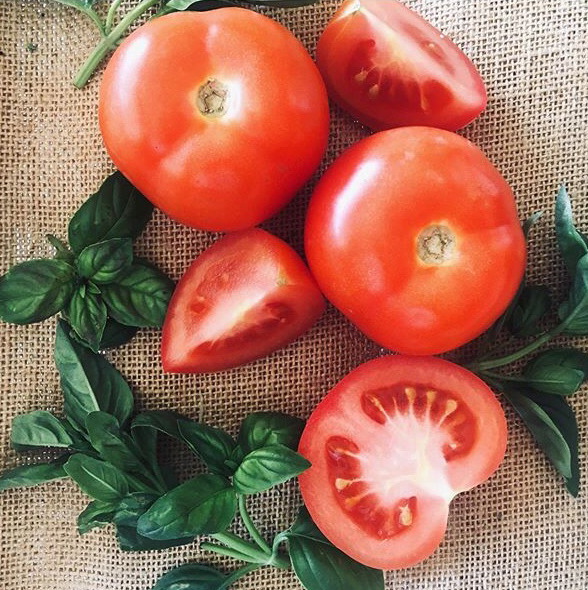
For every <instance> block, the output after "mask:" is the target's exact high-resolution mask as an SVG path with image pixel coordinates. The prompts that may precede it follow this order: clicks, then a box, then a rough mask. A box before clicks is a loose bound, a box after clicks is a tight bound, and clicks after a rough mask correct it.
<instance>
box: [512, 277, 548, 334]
mask: <svg viewBox="0 0 588 590" xmlns="http://www.w3.org/2000/svg"><path fill="white" fill-rule="evenodd" d="M550 308H551V296H550V294H549V289H548V288H547V287H544V286H541V285H525V286H524V287H523V288H522V290H521V294H520V296H519V298H518V301H517V303H516V305H515V306H514V308H513V310H512V313H511V315H510V318H509V329H510V331H511V333H512V334H514V335H515V336H535V335H536V334H538V333H539V332H540V329H539V327H538V326H537V322H538V321H539V320H540V319H541V318H542V317H543V316H544V315H545V314H546V313H547V312H548V311H549V310H550Z"/></svg>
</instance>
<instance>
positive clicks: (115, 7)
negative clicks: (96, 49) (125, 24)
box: [104, 0, 122, 35]
mask: <svg viewBox="0 0 588 590" xmlns="http://www.w3.org/2000/svg"><path fill="white" fill-rule="evenodd" d="M121 2H122V0H114V2H113V3H112V4H111V5H110V8H109V9H108V14H107V15H106V24H105V25H104V31H105V32H106V34H107V35H108V33H110V31H111V30H112V23H113V22H114V17H115V15H116V11H117V10H118V8H119V6H120V4H121Z"/></svg>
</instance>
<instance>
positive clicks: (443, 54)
mask: <svg viewBox="0 0 588 590" xmlns="http://www.w3.org/2000/svg"><path fill="white" fill-rule="evenodd" d="M317 64H318V66H319V69H320V71H321V73H322V75H323V78H324V79H325V82H326V84H327V88H328V90H329V94H330V95H331V97H332V98H333V99H334V100H335V101H337V102H338V103H339V104H340V105H341V106H342V107H343V108H344V109H346V110H347V111H349V112H350V113H351V114H352V115H354V116H355V117H356V118H357V119H358V120H359V121H360V122H361V123H363V124H364V125H368V126H370V127H372V128H373V129H376V130H381V129H389V128H391V127H399V126H403V125H426V126H430V127H441V128H443V129H448V130H450V131H455V130H456V129H459V128H460V127H463V126H465V125H467V124H468V123H469V122H470V121H472V120H473V119H475V118H476V117H477V116H478V115H479V114H480V113H481V112H482V111H483V110H484V109H485V108H486V102H487V97H486V89H485V87H484V82H483V80H482V78H481V77H480V75H479V74H478V72H477V70H476V68H475V67H474V65H473V64H472V62H471V61H470V60H469V59H468V57H467V56H466V55H465V54H464V53H463V52H462V51H461V49H459V47H457V45H455V44H454V43H453V42H452V41H451V40H450V39H449V38H448V37H446V36H445V35H443V34H442V33H441V32H440V31H438V30H437V29H436V28H435V27H433V26H432V25H430V24H429V23H428V22H426V21H425V20H424V19H422V18H421V17H420V16H419V15H418V14H416V13H415V12H413V11H412V10H410V9H408V8H407V7H406V6H404V5H403V4H401V3H400V2H397V1H396V0H347V2H345V3H343V5H342V6H341V8H340V9H339V10H338V11H337V12H336V13H335V16H334V17H333V19H332V20H331V22H330V23H329V25H328V26H327V28H326V30H325V32H324V33H323V35H322V36H321V38H320V40H319V43H318V46H317Z"/></svg>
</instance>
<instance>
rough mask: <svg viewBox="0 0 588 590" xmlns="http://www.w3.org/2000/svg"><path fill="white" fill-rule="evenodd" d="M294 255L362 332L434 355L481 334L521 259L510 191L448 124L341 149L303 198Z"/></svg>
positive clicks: (501, 306)
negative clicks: (299, 253)
mask: <svg viewBox="0 0 588 590" xmlns="http://www.w3.org/2000/svg"><path fill="white" fill-rule="evenodd" d="M305 241H306V255H307V258H308V262H309V264H310V268H311V270H312V272H313V274H314V276H315V278H316V280H317V282H318V284H319V286H320V287H321V288H322V291H323V293H324V294H325V295H326V296H327V298H328V299H330V300H331V301H332V302H333V303H334V304H335V305H336V306H337V307H338V308H339V309H340V310H341V311H342V312H343V313H344V314H345V315H347V317H348V318H349V319H350V320H351V321H352V322H353V323H355V324H356V325H357V326H358V327H359V328H360V329H361V330H362V331H363V332H364V333H365V334H367V335H368V336H369V337H370V338H372V339H373V340H375V341H376V342H378V343H379V344H381V345H382V346H385V347H387V348H390V349H392V350H395V351H397V352H403V353H407V354H437V353H441V352H445V351H447V350H451V349H453V348H456V347H458V346H461V345H462V344H465V343H466V342H468V341H469V340H471V339H473V338H474V337H476V336H478V335H479V334H481V333H482V332H483V331H484V330H485V329H486V328H488V327H489V326H490V325H491V324H492V323H493V322H494V321H495V320H496V319H497V318H498V317H499V316H500V315H501V314H502V312H503V311H504V310H505V309H506V307H507V305H508V303H509V302H510V301H511V299H512V298H513V296H514V295H515V293H516V291H517V288H518V286H519V284H520V282H521V279H522V276H523V271H524V268H525V258H526V245H525V239H524V236H523V233H522V231H521V227H520V224H519V220H518V218H517V212H516V207H515V203H514V199H513V194H512V191H511V189H510V188H509V186H508V185H507V183H506V182H505V180H504V179H503V178H502V176H501V175H500V174H499V172H498V171H497V170H496V169H495V168H494V166H493V165H492V164H491V163H490V162H489V161H488V160H487V159H486V157H485V156H484V154H483V153H482V152H481V151H480V150H479V149H478V148H477V147H476V146H474V145H473V144H472V143H470V142H469V141H467V140H466V139H464V138H462V137H460V136H458V135H456V134H454V133H450V132H448V131H442V130H439V129H432V128H425V127H412V128H411V127H404V128H401V129H395V130H391V131H383V132H381V133H378V134H376V135H372V136H371V137H369V138H367V139H364V140H363V141H361V142H360V143H358V144H356V145H354V146H353V147H351V148H350V149H349V150H347V151H346V152H345V153H344V154H343V155H342V156H341V157H340V158H339V159H338V160H336V161H335V163H334V164H333V165H332V166H331V168H330V169H329V170H328V171H327V172H326V174H325V175H324V176H323V178H322V179H321V181H320V182H319V184H318V185H317V187H316V190H315V192H314V194H313V196H312V198H311V202H310V206H309V210H308V215H307V220H306V235H305Z"/></svg>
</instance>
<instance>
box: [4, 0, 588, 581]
mask: <svg viewBox="0 0 588 590" xmlns="http://www.w3.org/2000/svg"><path fill="white" fill-rule="evenodd" d="M126 4H127V6H128V5H130V4H132V3H131V2H127V3H126ZM336 5H337V2H334V1H325V2H322V3H319V4H317V5H315V6H309V7H305V8H300V9H295V10H291V11H285V10H284V11H280V10H276V11H273V12H272V11H270V14H271V15H272V16H274V17H275V18H277V19H278V20H280V21H281V22H283V23H284V24H286V25H287V26H288V27H289V28H290V29H291V30H292V31H293V32H294V33H295V34H296V35H297V36H298V37H299V38H300V39H301V41H302V42H303V43H304V44H305V45H306V46H307V47H308V49H309V50H310V51H311V52H313V51H314V47H315V44H316V40H317V37H318V35H319V33H320V31H321V30H322V29H323V28H324V26H325V24H326V22H327V20H328V18H329V16H330V15H331V14H332V13H333V11H334V9H335V7H336ZM409 5H410V6H411V7H412V8H414V9H417V10H419V11H420V12H421V13H422V14H423V15H424V16H425V17H426V18H427V19H429V20H430V21H431V22H432V23H434V24H435V25H437V26H438V27H440V28H441V29H442V30H444V31H445V32H446V33H447V34H448V35H450V36H451V37H452V38H453V39H454V40H455V41H456V42H457V43H458V44H459V45H460V46H461V47H462V48H463V49H465V51H466V53H467V54H468V55H469V56H470V57H471V58H472V59H473V61H474V62H475V63H476V64H477V66H478V67H479V69H480V71H481V73H482V75H483V77H484V79H485V80H486V82H487V86H488V90H489V106H488V109H487V111H486V112H485V113H484V114H483V115H482V116H481V117H480V118H479V119H478V120H477V121H476V122H475V123H474V124H473V125H471V126H470V127H469V128H468V129H466V130H465V131H464V133H465V135H467V136H468V137H469V138H471V139H472V140H473V141H474V142H476V143H477V144H478V145H480V146H481V147H482V148H483V149H484V150H485V151H486V152H487V154H488V155H489V157H490V158H491V160H493V161H494V162H495V163H496V165H497V166H498V167H499V168H500V170H501V171H502V172H503V174H504V175H505V177H506V178H507V180H508V181H509V182H510V183H511V185H512V186H513V188H514V191H515V194H516V197H517V202H518V206H519V210H520V213H521V216H522V217H524V216H526V215H528V214H530V213H531V212H533V211H536V210H542V211H545V217H544V221H542V222H541V223H540V224H539V225H538V227H537V229H536V230H535V231H534V234H533V238H532V240H531V254H530V275H531V278H532V279H533V280H536V281H541V282H544V283H546V284H548V285H550V286H551V287H552V289H553V292H554V294H555V296H556V297H561V296H562V294H563V292H564V289H565V288H566V285H567V279H566V276H565V273H564V269H563V265H562V263H561V260H560V258H559V257H558V255H557V253H556V247H555V240H554V235H553V231H552V222H551V220H552V215H553V202H554V195H555V193H556V190H557V187H558V185H559V184H560V183H561V182H563V181H565V182H566V183H567V185H568V187H569V189H570V192H571V194H572V196H573V198H574V208H575V212H576V215H577V218H578V220H579V222H580V224H581V225H583V227H584V228H588V200H587V195H588V6H587V3H586V0H415V1H412V2H409ZM123 8H125V6H124V4H123ZM96 42H97V38H96V32H95V30H94V29H93V27H92V25H91V24H90V23H88V22H87V21H86V20H84V18H83V17H82V16H80V15H78V14H76V13H75V12H74V11H72V10H70V9H68V8H66V7H63V6H61V5H58V4H57V3H55V2H50V1H47V2H37V1H33V0H21V1H14V0H3V1H2V2H1V3H0V64H1V66H2V71H1V75H0V100H1V105H0V106H1V109H0V245H1V248H0V272H4V271H5V270H6V269H7V268H8V267H9V266H10V265H11V264H14V263H16V262H20V261H23V260H26V259H28V258H31V257H35V256H45V255H48V254H49V253H50V248H49V246H48V244H47V243H46V241H45V238H44V236H45V234H47V233H49V232H51V233H56V234H57V235H59V236H60V237H62V238H63V237H65V228H66V223H67V220H68V219H69V217H70V216H71V214H72V213H73V212H74V210H75V209H76V208H77V207H78V206H79V205H80V204H81V203H82V202H83V200H84V199H85V198H86V197H87V196H88V195H89V194H90V193H92V192H93V191H94V190H95V189H96V188H97V187H98V186H99V184H100V182H101V181H102V180H103V179H104V177H105V175H106V174H107V173H108V172H109V171H111V169H112V165H111V163H110V162H109V159H108V157H107V155H106V153H105V151H104V149H103V146H102V142H101V139H100V134H99V131H98V122H97V93H98V86H99V79H100V76H99V75H97V76H95V77H94V78H93V79H92V81H91V83H90V84H89V85H88V87H86V88H85V89H84V90H81V91H80V90H76V89H75V88H74V87H73V86H72V85H71V82H70V80H71V77H72V75H73V73H74V71H75V69H76V67H77V66H78V65H79V64H80V63H81V62H82V61H83V59H84V58H85V56H86V55H87V53H88V52H89V51H90V49H91V47H93V45H94V44H95V43H96ZM276 51H279V48H276ZM195 59H197V56H196V55H195ZM366 133H367V132H366V131H365V130H363V129H362V128H361V127H360V126H359V125H357V124H356V123H354V122H353V121H352V120H351V119H350V118H349V117H348V116H347V115H345V114H344V113H342V112H341V111H340V110H338V109H337V108H334V109H333V120H332V133H331V141H330V146H329V149H328V153H327V156H326V158H325V161H324V163H323V167H322V168H321V170H324V167H325V166H326V165H327V164H328V163H329V162H331V161H332V160H333V159H334V158H335V156H336V155H337V154H339V153H340V152H341V151H342V150H343V149H344V148H345V147H346V146H348V145H350V144H352V143H353V142H355V141H357V140H358V139H359V138H361V137H362V136H364V135H365V134H366ZM260 173H263V162H260ZM317 176H318V175H317ZM311 188H312V183H311V185H309V186H308V187H307V188H306V189H305V190H304V191H302V192H301V194H300V195H298V196H297V197H296V199H295V200H294V201H293V203H292V204H291V205H289V206H288V207H287V208H286V210H285V211H283V212H282V213H281V214H280V215H279V216H278V217H276V218H275V219H273V220H271V221H270V222H268V223H267V224H266V227H267V228H268V229H269V230H270V231H273V232H274V233H276V234H277V235H279V236H281V237H283V238H284V239H286V240H287V241H289V242H290V243H291V244H293V245H294V246H295V247H297V248H298V249H299V250H300V249H301V242H302V235H301V233H302V232H301V230H302V225H303V218H304V211H305V207H306V203H307V201H308V197H309V194H310V191H311ZM214 238H215V236H213V235H211V234H206V233H203V232H197V231H191V230H188V229H186V228H183V227H180V226H179V225H177V224H175V223H173V222H171V221H170V220H169V219H167V218H165V217H164V216H163V215H161V214H159V213H156V215H155V216H154V220H153V222H152V223H151V224H150V225H149V227H148V229H147V231H146V232H145V234H144V235H143V236H142V237H141V239H140V240H139V242H138V244H137V248H138V251H139V252H140V254H142V255H145V256H148V257H149V258H150V259H152V260H154V261H155V262H156V263H157V264H159V265H160V266H161V267H162V268H164V269H165V270H166V271H167V272H168V273H169V274H170V275H171V276H172V277H174V278H175V279H177V278H179V277H180V276H181V274H182V272H183V271H184V269H185V268H186V267H187V265H188V264H189V263H190V262H191V261H192V260H193V259H194V258H195V257H196V256H197V254H198V253H199V252H200V251H201V250H202V249H203V248H205V247H206V246H207V245H209V244H210V243H211V242H212V241H213V239H214ZM54 330H55V324H54V322H53V321H48V322H45V323H43V324H41V325H34V326H29V327H15V326H7V325H2V326H1V327H0V467H1V468H7V467H12V466H14V465H16V464H17V463H18V462H19V461H23V459H22V458H19V457H17V456H16V454H15V453H14V452H13V451H12V450H11V449H10V446H9V431H10V423H11V421H12V419H13V418H14V416H16V415H17V414H19V413H22V412H27V411H31V410H33V409H37V408H43V409H48V410H54V411H57V412H59V411H60V410H61V403H62V399H61V394H60V390H59V386H58V376H57V373H56V371H55V368H54V364H53V359H52V349H53V338H54ZM577 344H578V345H580V346H582V345H584V344H585V341H583V340H578V341H577ZM159 345H160V334H159V332H158V331H149V330H143V331H141V332H140V333H139V335H138V337H137V338H136V339H135V340H134V341H133V342H132V343H131V344H129V345H127V346H125V347H123V348H122V349H120V350H118V351H116V352H114V353H111V355H110V357H111V359H112V360H113V361H114V362H115V364H116V366H117V367H119V368H120V369H121V371H122V372H123V374H124V375H125V376H126V377H127V378H128V379H129V381H130V383H131V384H132V386H133V389H134V393H135V396H136V399H137V406H138V407H139V408H168V409H176V410H179V411H181V412H184V413H186V414H188V415H190V416H198V415H199V414H201V415H202V417H203V419H204V420H205V421H207V422H210V423H212V424H217V425H222V426H223V427H226V428H228V429H231V430H232V431H233V432H234V430H235V428H236V426H237V424H238V422H239V421H240V419H241V418H242V417H244V416H245V415H246V414H247V413H248V412H251V411H253V410H260V409H273V410H282V411H286V412H289V413H293V414H298V415H300V416H304V417H306V416H308V415H309V414H310V412H311V410H312V408H313V407H314V406H315V405H316V403H317V402H318V401H319V400H320V399H321V398H322V396H323V395H324V394H325V393H326V392H327V391H328V390H329V389H330V387H331V386H332V385H333V384H335V383H336V382H337V381H338V380H339V379H340V378H341V377H343V375H345V374H346V373H347V372H348V371H349V370H351V369H352V368H353V367H355V366H357V365H358V364H359V363H361V362H362V361H364V360H367V359H369V358H371V357H373V356H376V355H378V354H380V353H381V350H380V349H379V348H378V347H377V346H375V345H374V344H373V343H370V342H369V341H367V340H366V339H365V338H364V337H363V336H362V335H360V334H359V333H358V332H357V331H356V330H354V329H353V328H352V327H351V326H350V325H349V324H348V323H347V322H346V321H345V320H344V319H343V318H342V317H341V316H340V315H339V314H338V313H337V312H336V311H335V310H333V309H332V308H331V309H329V310H328V312H327V313H326V315H325V316H324V317H323V318H322V319H321V320H320V321H319V323H318V324H317V325H316V326H315V327H314V328H313V329H312V330H311V331H310V332H309V333H308V334H306V335H305V336H304V337H303V338H301V339H300V340H298V341H297V342H296V343H294V344H292V345H290V346H288V347H287V348H286V349H284V350H281V351H279V352H277V353H275V354H273V355H271V356H270V357H269V358H266V359H263V360H261V361H258V362H256V363H253V364H250V365H247V366H245V367H242V368H239V369H236V370H233V371H230V372H226V373H221V374H216V375H207V376H181V375H164V374H163V373H162V370H161V366H160V362H159ZM508 346H512V344H510V343H509V342H506V343H505V347H508ZM463 354H467V351H466V353H463ZM586 394H587V390H586V388H584V389H583V391H582V392H581V393H579V394H578V395H577V396H575V397H574V398H573V401H572V403H573V405H574V407H575V409H576V410H577V413H578V419H579V423H580V431H581V437H582V443H581V455H582V457H581V460H582V465H583V468H584V471H587V468H588V464H587V463H588V462H587V461H586V441H587V439H588V432H587V428H586V426H587V423H588V403H587V401H586ZM506 411H507V416H508V418H509V435H510V439H509V446H508V452H507V456H506V459H505V461H504V463H503V465H502V467H501V468H500V470H499V471H498V473H497V474H496V475H495V476H494V477H492V478H491V480H490V481H489V482H487V483H486V484H484V485H482V486H480V487H479V488H476V489H475V490H473V491H471V492H469V493H466V494H463V495H461V496H459V497H458V498H457V499H456V500H455V502H454V503H453V508H452V511H451V515H450V522H449V529H448V532H447V535H446V537H445V540H444V542H443V544H442V545H441V547H440V548H439V550H438V551H437V552H436V553H435V555H434V556H433V557H431V558H430V559H428V560H427V561H426V562H425V563H423V564H421V565H419V566H417V567H414V568H412V569H410V570H406V571H400V572H392V573H389V574H388V575H387V588H389V589H391V588H395V589H402V590H404V589H409V588H410V589H411V590H413V589H414V590H457V589H463V590H466V589H467V590H479V589H488V590H548V589H549V590H552V589H559V590H585V589H586V587H588V581H587V580H588V573H587V572H588V533H587V530H588V526H587V525H588V522H587V517H588V500H587V498H588V494H587V493H586V490H587V486H586V485H583V487H582V492H581V495H580V498H579V499H577V500H574V499H572V498H571V497H569V496H568V495H567V494H566V492H565V490H564V488H563V486H562V482H561V481H560V480H559V479H558V478H557V476H556V475H555V473H554V472H553V470H552V469H551V467H550V466H549V465H548V464H547V462H546V460H545V459H544V458H543V456H542V455H541V454H540V453H539V452H538V450H537V449H536V447H535V445H534V444H533V442H532V441H531V438H530V436H529V435H528V433H527V432H526V430H525V429H524V428H523V427H522V425H521V423H520V421H519V420H518V419H517V418H515V416H514V415H513V412H512V411H510V410H509V409H508V408H507V410H506ZM167 454H168V457H169V459H170V460H171V461H172V462H173V463H174V464H175V465H177V466H179V465H183V467H182V470H183V472H184V474H186V475H188V474H189V473H190V470H191V469H192V468H193V465H192V464H191V463H190V462H189V461H188V458H187V456H186V454H185V452H183V451H182V450H181V449H179V448H178V447H172V448H170V449H169V450H168V453H167ZM38 458H39V457H36V456H30V457H26V458H25V460H28V461H35V460H38ZM87 502H88V498H86V497H85V496H84V495H83V494H82V493H81V492H80V491H78V490H77V488H76V487H75V486H74V485H72V484H71V483H69V482H59V483H54V484H50V485H45V486H42V487H38V488H34V489H30V490H18V491H14V492H7V493H3V494H2V495H0V588H2V589H3V590H115V589H116V590H147V589H149V588H151V586H152V585H153V584H154V582H155V581H156V580H157V578H158V577H159V576H160V575H161V574H162V573H163V572H165V571H167V570H169V569H170V568H172V567H173V566H175V565H178V564H181V563H184V562H187V561H196V560H199V559H204V560H205V561H206V562H208V563H216V564H217V565H219V566H220V567H225V568H234V567H236V564H235V563H231V562H230V561H228V562H220V561H218V560H215V559H211V558H209V557H204V558H202V556H201V555H200V553H199V550H198V546H197V544H193V545H191V546H188V547H182V548H176V549H170V550H167V551H165V552H151V553H147V554H128V553H127V554H125V553H122V552H121V551H120V550H119V549H118V548H117V545H116V542H115V539H114V535H113V531H112V530H111V529H105V530H102V531H93V532H91V533H89V534H87V535H86V536H84V537H80V536H79V535H78V533H77V531H76V527H75V521H76V516H77V514H78V513H79V512H80V511H81V510H82V509H83V507H84V506H85V504H86V503H87ZM298 505H299V496H298V494H297V492H296V488H295V486H294V485H289V486H282V487H280V488H278V489H276V490H275V491H273V492H271V493H269V494H266V495H264V496H263V497H262V498H261V499H260V500H259V501H257V502H256V503H255V505H254V506H253V516H254V519H255V521H256V522H258V523H259V525H260V527H261V528H262V530H263V531H264V532H265V533H267V534H268V535H269V534H272V533H275V532H276V531H278V530H279V529H281V528H283V527H286V526H288V524H289V522H290V521H291V519H292V518H293V515H294V514H295V511H296V509H297V506H298ZM237 587H238V588H242V589H261V588H264V589H265V588H267V589H269V590H286V589H295V588H299V585H298V583H297V582H296V580H295V579H294V577H293V576H292V575H291V574H289V573H278V572H276V571H275V570H270V569H265V570H261V571H259V572H258V573H256V574H254V575H251V576H250V577H249V578H247V579H246V580H245V581H244V582H242V583H240V584H238V585H237Z"/></svg>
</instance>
